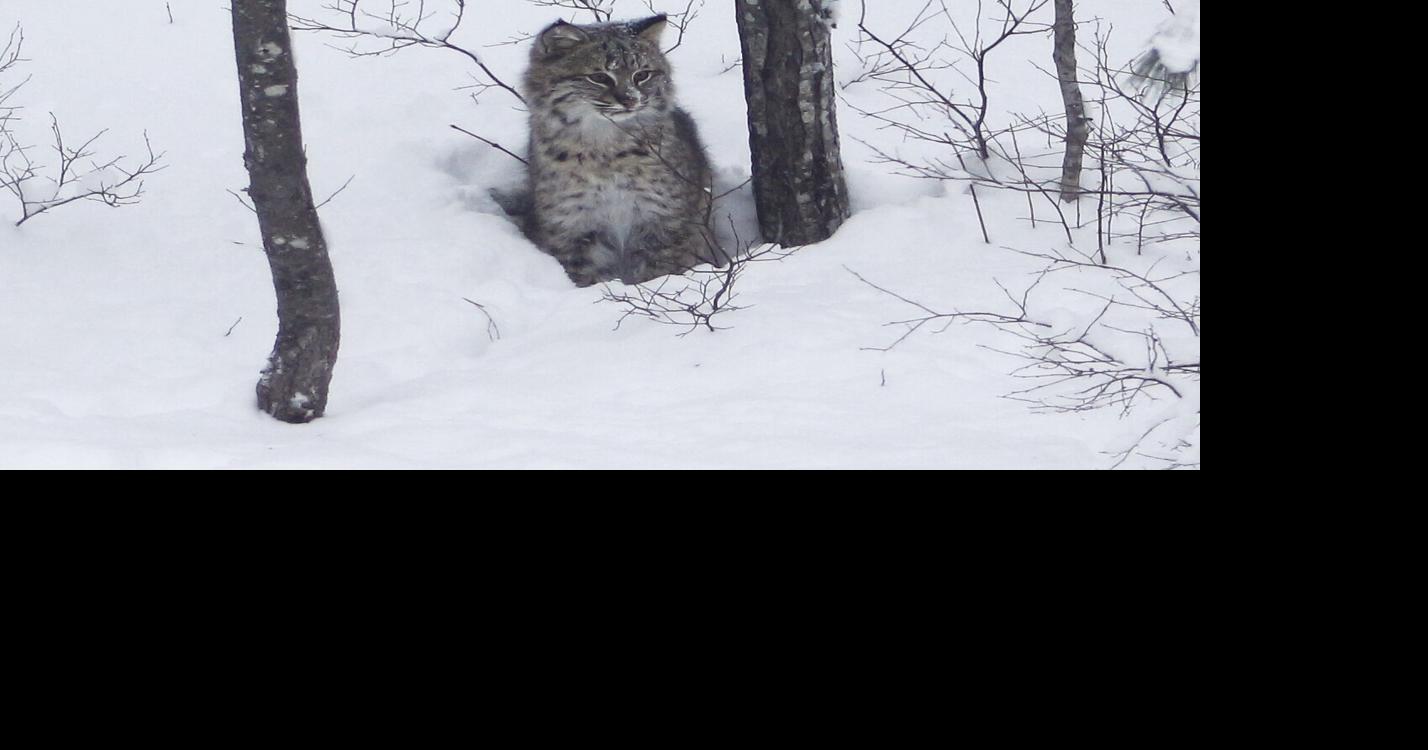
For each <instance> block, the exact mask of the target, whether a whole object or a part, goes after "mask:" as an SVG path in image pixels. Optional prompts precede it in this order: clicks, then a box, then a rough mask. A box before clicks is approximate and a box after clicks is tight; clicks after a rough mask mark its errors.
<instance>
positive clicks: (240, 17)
mask: <svg viewBox="0 0 1428 750" xmlns="http://www.w3.org/2000/svg"><path fill="white" fill-rule="evenodd" d="M233 43H234V46H235V48H236V50H237V59H238V83H239V87H240V89H241V95H242V103H243V135H244V137H245V139H246V149H245V151H244V153H243V161H244V163H245V164H246V165H247V167H248V176H249V179H250V185H249V188H248V195H249V196H250V197H251V198H252V199H253V206H254V207H255V208H256V209H257V212H258V226H259V227H260V228H261V230H262V233H263V250H264V252H266V253H267V255H268V265H269V267H271V268H272V272H273V287H274V289H275V290H276V291H277V297H278V337H277V340H276V342H274V344H273V353H272V355H271V356H269V358H268V365H267V367H266V368H264V369H263V373H262V377H261V378H259V380H258V407H259V408H260V409H262V410H264V411H266V412H268V413H269V414H271V415H273V417H275V418H277V419H280V420H282V421H284V422H293V423H301V422H310V421H312V420H313V419H316V418H318V417H321V416H322V414H323V412H324V411H325V410H326V409H327V387H328V383H329V382H330V381H331V380H332V367H333V365H334V364H335V363H336V362H337V345H338V338H339V332H340V316H339V314H338V307H337V282H336V280H335V279H334V277H333V274H332V263H331V261H330V260H329V259H328V257H327V242H326V240H324V238H323V236H322V227H321V226H320V225H319V224H318V220H317V209H316V208H314V207H313V202H312V188H311V186H310V185H309V184H308V179H307V157H306V156H305V155H304V153H303V141H302V123H301V120H300V118H299V117H298V92H297V66H296V64H295V63H294V61H293V55H292V44H291V40H290V39H289V36H288V25H287V3H286V0H233Z"/></svg>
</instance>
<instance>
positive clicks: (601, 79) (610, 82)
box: [585, 73, 615, 88]
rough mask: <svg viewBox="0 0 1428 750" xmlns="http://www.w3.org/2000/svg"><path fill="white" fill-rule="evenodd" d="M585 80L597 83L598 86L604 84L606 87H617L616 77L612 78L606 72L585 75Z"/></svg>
mask: <svg viewBox="0 0 1428 750" xmlns="http://www.w3.org/2000/svg"><path fill="white" fill-rule="evenodd" d="M585 80H587V81H589V82H591V83H593V84H595V85H596V86H604V87H606V88H614V87H615V79H614V78H611V77H610V76H609V75H608V74H606V73H596V74H595V75H590V76H585Z"/></svg>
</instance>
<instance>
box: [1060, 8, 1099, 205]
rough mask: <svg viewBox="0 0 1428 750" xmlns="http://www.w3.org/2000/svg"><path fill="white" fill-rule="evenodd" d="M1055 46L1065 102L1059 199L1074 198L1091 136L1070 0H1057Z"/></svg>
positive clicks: (1068, 199)
mask: <svg viewBox="0 0 1428 750" xmlns="http://www.w3.org/2000/svg"><path fill="white" fill-rule="evenodd" d="M1052 29H1053V33H1054V35H1055V39H1056V49H1055V52H1054V53H1053V55H1052V57H1053V59H1054V60H1055V61H1056V77H1057V78H1058V79H1059V80H1060V81H1061V100H1062V101H1063V102H1064V103H1065V105H1066V157H1065V159H1063V160H1062V162H1061V200H1062V201H1065V202H1067V203H1072V202H1075V201H1076V200H1077V199H1078V198H1079V197H1080V196H1081V163H1082V160H1083V157H1084V155H1085V152H1086V139H1087V138H1088V137H1090V134H1091V129H1090V123H1089V122H1087V120H1086V102H1085V100H1084V99H1082V98H1081V85H1080V84H1079V83H1078V78H1077V75H1078V73H1077V70H1076V15H1075V9H1074V8H1073V7H1072V0H1056V23H1055V25H1054V26H1053V27H1052Z"/></svg>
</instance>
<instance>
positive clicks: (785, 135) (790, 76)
mask: <svg viewBox="0 0 1428 750" xmlns="http://www.w3.org/2000/svg"><path fill="white" fill-rule="evenodd" d="M735 2H736V3H737V15H738V21H739V37H740V42H741V46H742V47H743V53H744V92H745V98H746V99H747V101H748V106H749V147H750V151H751V152H752V154H753V171H754V197H755V200H756V201H757V203H758V211H759V226H760V229H761V230H762V232H763V239H764V241H765V242H775V243H779V244H782V245H785V246H795V245H807V244H811V243H814V242H821V241H823V240H826V239H828V238H829V237H831V236H832V235H833V233H834V232H835V231H837V229H838V227H840V226H842V224H843V221H844V220H845V219H847V218H848V216H849V210H848V187H847V183H846V181H845V178H844V175H843V157H842V153H841V150H840V148H839V143H838V114H837V107H836V105H837V98H836V86H835V82H834V77H833V44H832V35H831V34H830V30H829V23H830V22H829V21H828V19H827V18H826V17H825V15H826V14H825V8H824V7H823V2H822V0H735Z"/></svg>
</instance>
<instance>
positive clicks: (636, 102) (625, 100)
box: [615, 93, 640, 112]
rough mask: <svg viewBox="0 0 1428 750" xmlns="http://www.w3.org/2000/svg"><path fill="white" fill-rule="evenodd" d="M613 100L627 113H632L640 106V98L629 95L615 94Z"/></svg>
mask: <svg viewBox="0 0 1428 750" xmlns="http://www.w3.org/2000/svg"><path fill="white" fill-rule="evenodd" d="M615 100H616V101H618V102H620V105H621V106H623V107H624V108H625V110H626V111H629V112H633V111H635V110H636V109H639V106H640V97H638V96H635V95H631V94H626V93H616V94H615Z"/></svg>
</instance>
